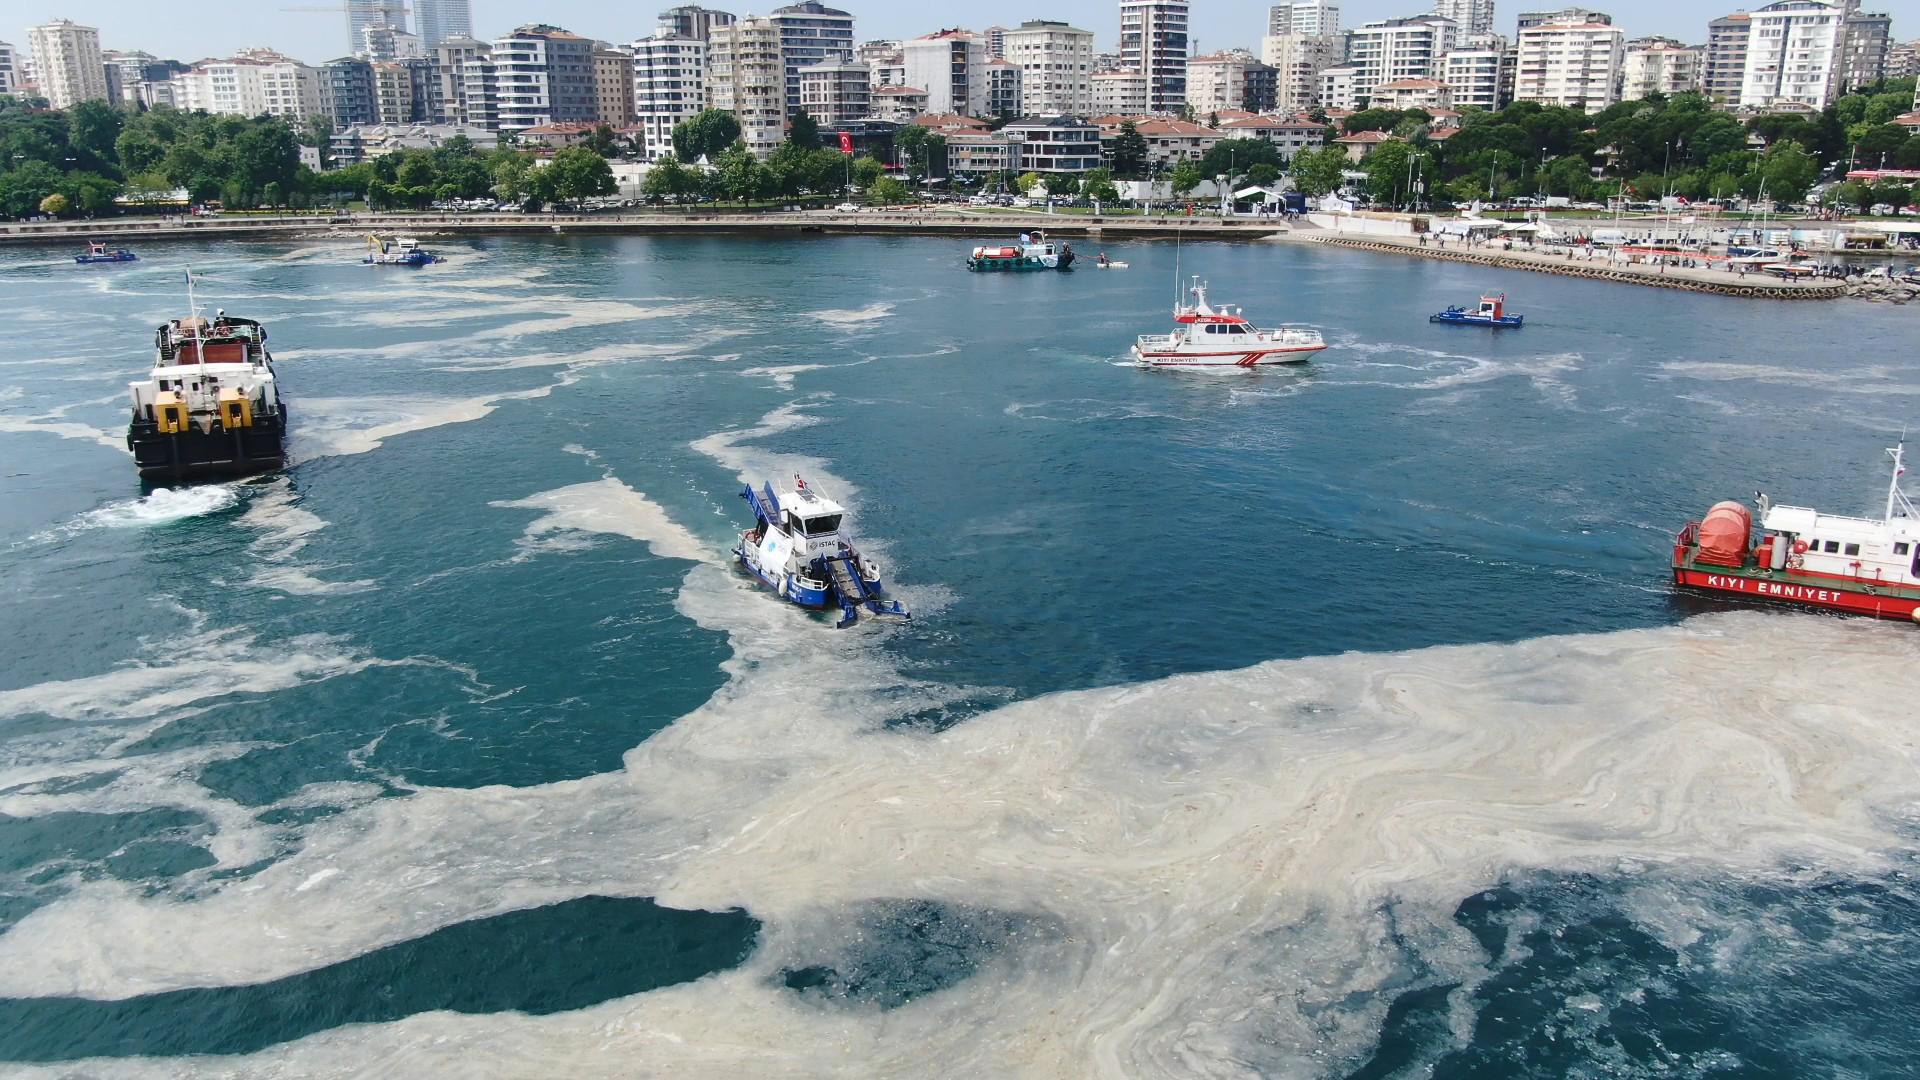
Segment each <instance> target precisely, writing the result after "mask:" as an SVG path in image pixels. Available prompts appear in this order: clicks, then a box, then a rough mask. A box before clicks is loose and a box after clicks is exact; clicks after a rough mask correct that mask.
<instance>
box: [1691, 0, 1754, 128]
mask: <svg viewBox="0 0 1920 1080" xmlns="http://www.w3.org/2000/svg"><path fill="white" fill-rule="evenodd" d="M1752 32H1753V17H1752V16H1750V15H1748V14H1747V13H1746V12H1744V11H1736V12H1734V13H1733V14H1731V15H1726V16H1722V17H1721V18H1718V19H1715V20H1713V21H1712V22H1710V23H1708V24H1707V58H1706V66H1705V68H1704V70H1703V71H1702V72H1701V75H1700V88H1701V89H1702V90H1703V91H1704V92H1705V93H1706V95H1707V96H1708V97H1710V98H1712V99H1713V100H1714V101H1717V102H1719V103H1720V104H1722V105H1725V106H1728V107H1732V106H1735V105H1738V104H1740V87H1741V84H1742V83H1744V82H1745V81H1746V78H1747V41H1748V38H1749V37H1750V36H1751V34H1752Z"/></svg>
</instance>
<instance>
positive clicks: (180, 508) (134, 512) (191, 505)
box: [69, 484, 240, 530]
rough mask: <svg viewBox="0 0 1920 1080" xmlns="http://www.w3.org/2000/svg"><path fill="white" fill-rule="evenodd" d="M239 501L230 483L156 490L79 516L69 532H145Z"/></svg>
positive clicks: (213, 511)
mask: <svg viewBox="0 0 1920 1080" xmlns="http://www.w3.org/2000/svg"><path fill="white" fill-rule="evenodd" d="M239 501H240V492H239V489H238V487H237V486H236V485H233V484H209V485H204V486H200V487H189V488H178V489H175V488H156V489H154V490H153V491H151V492H149V493H148V494H146V495H144V496H142V497H140V498H138V499H128V500H126V501H125V502H116V503H110V504H108V505H106V506H102V507H100V508H99V509H97V510H89V511H87V512H86V513H84V514H81V515H80V516H79V517H78V518H75V519H74V522H73V524H72V525H71V526H69V528H70V529H73V530H78V529H148V528H153V527H154V526H157V525H171V524H172V523H174V522H176V521H185V520H187V519H189V518H197V517H205V516H206V515H208V514H213V513H218V512H219V511H221V510H225V509H227V508H228V507H230V506H232V505H234V504H235V503H237V502H239Z"/></svg>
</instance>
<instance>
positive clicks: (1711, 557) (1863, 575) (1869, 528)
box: [1673, 440, 1920, 622]
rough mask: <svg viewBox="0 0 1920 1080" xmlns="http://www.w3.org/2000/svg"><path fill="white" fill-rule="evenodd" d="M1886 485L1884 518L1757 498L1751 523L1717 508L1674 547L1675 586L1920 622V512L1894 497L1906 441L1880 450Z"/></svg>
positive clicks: (1726, 506)
mask: <svg viewBox="0 0 1920 1080" xmlns="http://www.w3.org/2000/svg"><path fill="white" fill-rule="evenodd" d="M1887 456H1888V457H1890V458H1892V459H1893V478H1892V479H1891V480H1890V481H1889V482H1888V484H1887V507H1886V513H1885V516H1884V517H1881V518H1877V519H1876V518H1857V517H1844V516H1841V515H1838V514H1823V513H1821V512H1820V511H1818V510H1814V509H1810V508H1808V507H1804V506H1776V505H1774V503H1773V502H1772V501H1771V500H1770V499H1768V498H1767V497H1766V495H1764V494H1759V495H1756V496H1755V502H1756V504H1757V505H1758V507H1759V510H1760V540H1759V543H1757V544H1756V543H1754V541H1753V516H1752V514H1750V513H1749V512H1748V510H1747V508H1746V507H1745V506H1743V505H1741V504H1740V503H1737V502H1731V501H1729V502H1722V503H1716V504H1715V505H1714V506H1713V508H1712V509H1710V510H1708V511H1707V516H1706V517H1705V518H1703V519H1701V520H1699V521H1695V522H1691V523H1689V524H1688V525H1687V527H1686V528H1685V529H1683V530H1681V532H1680V535H1679V536H1678V537H1676V538H1675V540H1674V544H1673V583H1674V584H1675V585H1677V586H1679V587H1681V588H1685V589H1697V590H1700V591H1704V592H1710V593H1715V594H1718V595H1722V596H1736V597H1741V598H1744V599H1754V600H1770V601H1774V602H1778V603H1786V604H1794V605H1797V606H1799V607H1808V608H1821V609H1825V610H1829V611H1846V612H1853V613H1856V614H1861V615H1877V616H1879V617H1880V618H1883V619H1908V620H1911V621H1914V622H1920V514H1916V513H1915V512H1914V508H1913V503H1912V502H1910V501H1908V499H1907V496H1906V493H1905V492H1903V491H1901V490H1900V477H1901V476H1902V475H1903V474H1904V473H1905V472H1906V471H1907V470H1906V443H1905V441H1904V440H1903V441H1902V442H1901V443H1899V444H1898V445H1896V446H1893V447H1890V448H1888V450H1887Z"/></svg>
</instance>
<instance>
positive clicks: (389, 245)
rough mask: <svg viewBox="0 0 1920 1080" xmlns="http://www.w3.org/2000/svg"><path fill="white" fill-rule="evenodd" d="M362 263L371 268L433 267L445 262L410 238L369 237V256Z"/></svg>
mask: <svg viewBox="0 0 1920 1080" xmlns="http://www.w3.org/2000/svg"><path fill="white" fill-rule="evenodd" d="M360 261H361V262H363V263H367V264H368V265H371V266H432V265H433V264H434V263H437V262H444V261H445V260H443V259H441V258H440V256H438V255H435V254H434V253H433V252H431V251H428V250H427V249H426V248H423V247H421V246H420V241H418V240H415V239H413V238H412V237H410V236H396V237H394V238H393V239H392V240H391V241H387V240H382V239H380V238H379V237H377V236H368V237H367V254H366V257H365V258H363V259H361V260H360Z"/></svg>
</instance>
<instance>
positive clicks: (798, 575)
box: [733, 476, 911, 628]
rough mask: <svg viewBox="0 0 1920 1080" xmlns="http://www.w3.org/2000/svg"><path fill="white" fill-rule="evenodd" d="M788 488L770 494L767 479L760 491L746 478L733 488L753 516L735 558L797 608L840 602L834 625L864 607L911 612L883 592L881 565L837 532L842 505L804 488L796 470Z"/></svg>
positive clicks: (846, 622) (851, 619)
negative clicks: (743, 485)
mask: <svg viewBox="0 0 1920 1080" xmlns="http://www.w3.org/2000/svg"><path fill="white" fill-rule="evenodd" d="M793 488H794V489H793V490H792V491H786V492H779V493H776V492H775V491H774V490H773V485H771V484H763V485H761V488H760V490H759V491H755V490H754V489H753V487H752V486H751V485H749V486H748V487H747V488H746V490H745V491H742V492H741V493H740V497H741V498H743V499H745V500H747V504H748V505H749V506H751V507H753V516H754V519H755V521H754V527H753V528H752V529H751V530H749V531H747V532H745V533H742V534H741V535H740V546H739V547H737V548H734V550H733V554H734V556H735V557H736V558H738V559H739V560H740V565H741V566H743V567H745V568H746V569H747V572H748V573H750V574H752V575H753V576H754V577H756V578H758V579H759V580H760V583H761V584H763V585H766V586H767V587H768V588H770V589H772V590H773V591H774V592H776V593H778V594H780V595H781V596H784V597H786V598H787V599H788V600H790V601H792V602H793V603H795V604H798V605H800V606H801V607H803V608H808V609H810V610H813V611H828V610H831V609H833V608H836V607H837V608H839V609H840V612H841V619H840V621H839V622H837V623H835V624H834V625H835V626H836V627H838V628H845V627H849V626H852V625H853V624H854V623H856V622H859V621H860V617H861V615H862V614H863V613H864V614H869V615H876V616H893V617H897V618H902V619H905V618H911V616H910V615H908V614H907V611H906V609H905V608H903V607H901V606H900V602H899V601H898V600H889V599H887V595H886V588H885V587H884V586H883V585H882V584H881V582H880V568H879V567H877V566H875V565H874V563H873V560H871V559H868V558H865V557H864V556H862V555H861V554H860V553H859V552H858V551H856V550H854V547H853V543H852V541H850V540H849V539H848V538H847V537H846V535H845V534H844V533H842V532H841V529H840V522H841V519H842V518H844V517H845V516H846V511H845V510H844V509H843V508H842V507H841V506H840V504H839V503H836V502H834V501H833V500H831V499H828V498H825V497H823V496H821V495H819V494H817V493H815V492H814V491H811V490H809V489H808V487H807V482H806V481H805V480H802V479H801V478H800V477H798V476H795V477H794V478H793Z"/></svg>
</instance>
